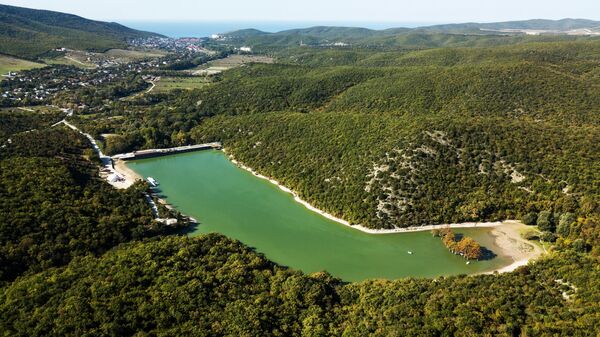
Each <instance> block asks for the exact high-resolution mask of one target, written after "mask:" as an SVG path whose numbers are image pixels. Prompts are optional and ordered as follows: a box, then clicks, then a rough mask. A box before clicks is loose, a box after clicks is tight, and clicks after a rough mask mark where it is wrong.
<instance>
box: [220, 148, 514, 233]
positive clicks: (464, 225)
mask: <svg viewBox="0 0 600 337" xmlns="http://www.w3.org/2000/svg"><path fill="white" fill-rule="evenodd" d="M225 153H226V154H227V152H225ZM228 156H229V160H230V161H231V162H232V163H234V164H235V165H236V166H238V167H239V168H241V169H243V170H245V171H248V172H250V173H252V174H253V175H254V176H255V177H257V178H260V179H264V180H267V181H269V182H270V183H271V184H273V185H275V186H277V187H278V188H279V189H280V190H282V191H284V192H286V193H289V194H291V195H292V196H293V197H294V200H295V201H296V202H298V203H299V204H301V205H303V206H304V207H306V208H307V209H309V210H310V211H313V212H315V213H318V214H320V215H322V216H324V217H326V218H327V219H329V220H332V221H335V222H337V223H339V224H342V225H344V226H346V227H350V228H353V229H356V230H359V231H361V232H363V233H367V234H375V235H381V234H395V233H413V232H424V231H430V230H433V229H440V228H446V227H450V228H491V227H498V226H502V225H505V224H513V223H516V224H519V223H520V222H519V221H517V220H505V221H492V222H463V223H451V224H440V225H427V226H418V227H415V226H413V227H404V228H393V229H372V228H367V227H365V226H362V225H351V224H350V222H348V221H346V220H344V219H341V218H338V217H336V216H335V215H332V214H330V213H327V212H325V211H323V210H320V209H318V208H317V207H315V206H313V205H311V204H310V203H308V202H307V201H306V200H303V199H302V198H300V196H298V194H297V193H296V192H294V191H293V190H291V189H289V188H287V187H285V186H283V185H282V184H280V183H279V182H278V181H277V180H275V179H271V178H269V177H267V176H264V175H262V174H260V173H258V172H256V171H254V170H253V169H252V168H250V167H248V166H246V165H244V164H242V163H240V162H239V161H237V160H236V159H235V158H234V157H233V156H232V155H230V154H228Z"/></svg>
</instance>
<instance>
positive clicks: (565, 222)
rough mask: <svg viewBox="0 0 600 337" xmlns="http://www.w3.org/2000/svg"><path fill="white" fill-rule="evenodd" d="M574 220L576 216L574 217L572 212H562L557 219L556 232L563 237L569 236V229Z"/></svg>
mask: <svg viewBox="0 0 600 337" xmlns="http://www.w3.org/2000/svg"><path fill="white" fill-rule="evenodd" d="M576 220H577V218H576V217H575V214H574V213H571V212H567V213H563V214H562V215H561V216H560V219H559V221H558V227H557V228H556V233H558V234H559V235H560V236H563V237H567V236H569V232H570V231H571V224H572V223H574V222H575V221H576Z"/></svg>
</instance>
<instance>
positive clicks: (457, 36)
mask: <svg viewBox="0 0 600 337" xmlns="http://www.w3.org/2000/svg"><path fill="white" fill-rule="evenodd" d="M528 31H535V32H536V34H541V36H528V35H527V34H526V32H528ZM599 32H600V22H598V21H592V20H584V19H562V20H527V21H511V22H496V23H460V24H445V25H435V26H426V27H418V28H390V29H383V30H373V29H367V28H358V27H328V26H316V27H309V28H301V29H290V30H284V31H281V32H276V33H267V32H262V31H259V30H256V29H244V30H239V31H234V32H230V33H227V34H225V37H226V39H227V40H228V42H237V43H241V44H246V45H250V46H252V47H255V49H256V48H261V47H263V48H267V47H271V48H272V47H282V46H291V45H320V46H329V45H333V44H335V43H338V45H339V43H344V44H349V45H353V46H362V47H370V48H372V47H379V48H437V47H465V46H496V45H507V44H515V43H520V42H533V41H557V40H576V39H582V38H588V36H590V35H594V34H597V33H599Z"/></svg>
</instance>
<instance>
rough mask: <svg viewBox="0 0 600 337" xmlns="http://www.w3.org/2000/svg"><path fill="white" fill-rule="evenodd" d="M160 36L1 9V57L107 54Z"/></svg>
mask: <svg viewBox="0 0 600 337" xmlns="http://www.w3.org/2000/svg"><path fill="white" fill-rule="evenodd" d="M150 36H157V34H154V33H148V32H142V31H138V30H135V29H131V28H128V27H125V26H123V25H120V24H118V23H113V22H102V21H94V20H88V19H85V18H82V17H79V16H76V15H72V14H65V13H59V12H53V11H46V10H37V9H29V8H22V7H14V6H7V5H0V53H2V54H7V55H12V56H18V57H24V58H30V59H32V58H37V57H39V56H40V55H43V54H45V53H47V52H48V51H51V50H53V49H56V48H69V49H78V50H90V51H105V50H107V49H112V48H123V47H125V46H126V41H127V40H128V39H133V38H140V37H150Z"/></svg>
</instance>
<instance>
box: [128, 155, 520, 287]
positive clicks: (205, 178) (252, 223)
mask: <svg viewBox="0 0 600 337" xmlns="http://www.w3.org/2000/svg"><path fill="white" fill-rule="evenodd" d="M128 166H129V167H131V168H132V169H133V170H135V171H136V172H138V173H139V174H140V175H143V176H144V177H148V176H151V177H154V178H155V179H157V180H158V181H159V182H160V188H161V191H162V194H163V195H164V196H165V197H166V199H167V200H168V201H169V203H171V204H172V205H173V206H175V207H177V209H179V210H180V211H181V212H182V213H185V214H187V215H189V216H192V217H194V218H195V219H197V220H198V221H199V222H200V224H199V225H198V227H197V229H196V230H195V231H194V232H193V233H191V234H190V235H192V236H195V235H200V234H203V233H210V232H218V233H222V234H224V235H227V236H228V237H231V238H234V239H237V240H240V241H241V242H243V243H245V244H246V245H248V246H250V247H254V248H255V249H256V250H257V251H258V252H260V253H263V254H265V256H266V257H267V258H269V259H271V260H273V261H275V262H277V263H279V264H282V265H286V266H289V267H292V268H295V269H300V270H302V271H304V272H307V273H310V272H317V271H323V270H326V271H328V272H329V273H331V274H332V275H334V276H336V277H339V278H341V279H343V280H346V281H359V280H365V279H372V278H387V279H393V278H400V277H407V276H414V277H432V276H439V275H454V274H470V273H479V272H484V271H489V270H493V269H496V268H499V267H502V266H505V265H508V264H510V263H511V262H512V261H511V260H510V259H509V258H507V257H504V256H497V257H496V258H494V259H491V260H488V261H477V262H471V263H470V264H469V265H467V264H466V263H465V260H464V259H463V258H461V257H459V256H456V255H453V254H451V253H449V252H448V250H447V249H446V248H445V247H444V246H443V245H442V243H441V240H440V239H439V238H434V237H432V235H431V233H430V232H416V233H399V234H388V235H372V234H365V233H362V232H360V231H358V230H355V229H352V228H348V227H346V226H344V225H341V224H339V223H337V222H334V221H331V220H329V219H326V218H324V217H323V216H321V215H319V214H317V213H315V212H312V211H309V210H308V209H306V208H305V207H304V206H302V205H301V204H299V203H297V202H295V201H294V199H293V197H292V196H291V195H290V194H288V193H285V192H283V191H281V190H280V189H279V188H278V187H277V186H275V185H273V184H271V183H270V182H268V181H266V180H263V179H259V178H257V177H255V176H254V175H252V174H251V173H249V172H247V171H245V170H242V169H240V168H238V167H237V166H235V165H234V164H233V163H231V161H229V159H228V158H227V157H226V156H225V154H223V152H221V151H202V152H194V153H186V154H178V155H172V156H166V157H158V158H152V159H144V160H136V161H132V162H129V163H128ZM489 231H490V230H489V229H484V228H477V229H473V228H471V229H457V230H455V232H457V233H465V234H466V235H469V236H472V237H474V238H475V239H477V240H479V241H480V242H482V243H483V244H484V245H485V244H487V245H491V244H492V243H493V240H491V239H490V236H489ZM488 247H490V246H488ZM490 248H491V249H492V250H494V249H493V247H490ZM409 251H411V252H413V254H412V255H411V254H409V253H408V252H409Z"/></svg>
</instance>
